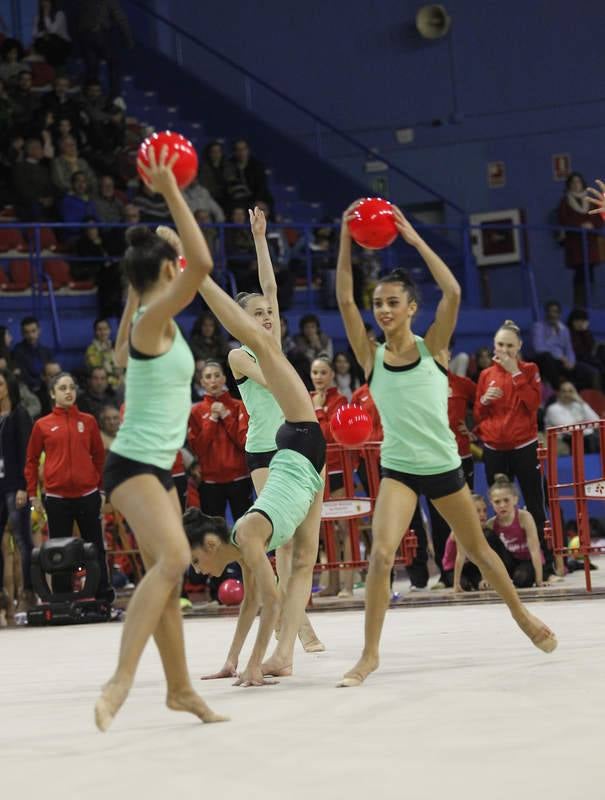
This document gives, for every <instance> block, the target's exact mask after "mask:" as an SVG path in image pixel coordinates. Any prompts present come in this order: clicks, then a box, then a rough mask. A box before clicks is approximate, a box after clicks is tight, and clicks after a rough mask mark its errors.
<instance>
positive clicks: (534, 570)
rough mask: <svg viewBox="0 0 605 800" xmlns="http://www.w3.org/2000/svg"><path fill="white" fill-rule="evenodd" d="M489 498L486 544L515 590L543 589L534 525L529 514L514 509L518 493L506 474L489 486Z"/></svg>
mask: <svg viewBox="0 0 605 800" xmlns="http://www.w3.org/2000/svg"><path fill="white" fill-rule="evenodd" d="M489 499H490V502H491V504H492V506H493V507H494V511H495V512H496V516H495V517H491V519H488V521H487V529H488V531H490V533H488V535H487V541H488V542H489V544H490V546H491V547H492V549H493V550H495V551H496V553H498V555H499V556H500V558H501V559H502V561H503V563H504V566H505V567H506V569H507V571H508V574H509V575H510V577H511V579H512V582H513V583H514V584H515V586H516V587H517V588H519V589H525V588H528V587H530V586H533V585H534V583H535V585H536V586H544V581H543V574H542V565H543V564H544V555H543V553H542V551H541V550H540V541H539V539H538V532H537V530H536V523H535V521H534V519H533V517H532V515H531V514H530V513H529V511H525V510H524V509H523V510H520V509H518V508H517V504H518V502H519V493H518V491H517V487H516V486H515V485H514V484H513V483H511V481H510V479H509V478H508V477H507V476H506V475H496V476H495V480H494V482H493V483H492V484H491V486H490V490H489Z"/></svg>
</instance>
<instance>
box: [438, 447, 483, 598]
mask: <svg viewBox="0 0 605 800" xmlns="http://www.w3.org/2000/svg"><path fill="white" fill-rule="evenodd" d="M462 469H463V470H464V477H465V479H466V483H467V485H468V488H469V489H470V490H471V492H472V491H473V486H474V484H475V463H474V461H473V459H472V457H471V458H463V459H462ZM429 516H430V518H431V536H432V539H433V550H434V551H435V564H436V565H437V567H438V568H439V572H440V573H441V578H440V580H441V582H442V583H444V584H445V585H446V586H451V583H450V584H448V583H447V581H446V575H445V572H444V571H443V566H442V561H443V554H444V553H445V543H446V542H447V537H448V536H449V535H450V526H449V525H448V524H447V522H446V521H445V520H444V519H443V517H442V516H441V514H440V513H439V512H438V511H437V509H436V508H435V506H434V505H433V504H432V503H429Z"/></svg>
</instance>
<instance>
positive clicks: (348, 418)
mask: <svg viewBox="0 0 605 800" xmlns="http://www.w3.org/2000/svg"><path fill="white" fill-rule="evenodd" d="M330 430H331V431H332V436H333V437H334V438H335V439H336V441H337V442H338V443H339V444H344V445H347V446H348V447H359V446H360V445H362V444H365V443H366V442H367V441H368V439H369V438H370V436H371V435H372V420H371V418H370V415H369V414H368V412H367V411H365V410H364V409H363V408H362V407H361V406H356V405H350V406H340V408H339V409H337V411H336V413H335V414H334V416H333V417H332V419H331V420H330Z"/></svg>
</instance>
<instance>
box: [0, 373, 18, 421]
mask: <svg viewBox="0 0 605 800" xmlns="http://www.w3.org/2000/svg"><path fill="white" fill-rule="evenodd" d="M0 375H1V376H2V377H3V378H4V380H5V381H6V387H7V389H8V399H9V400H10V404H11V411H14V410H15V409H16V408H17V406H18V405H19V403H20V402H21V393H20V392H19V381H18V380H17V378H16V377H15V375H14V374H13V373H12V372H11V371H10V370H8V369H0Z"/></svg>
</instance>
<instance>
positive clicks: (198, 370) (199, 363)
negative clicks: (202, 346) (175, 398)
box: [191, 358, 206, 403]
mask: <svg viewBox="0 0 605 800" xmlns="http://www.w3.org/2000/svg"><path fill="white" fill-rule="evenodd" d="M205 366H206V362H205V361H204V359H203V358H196V359H195V372H194V373H193V381H192V382H191V402H192V403H199V402H200V400H202V399H203V397H204V395H205V394H206V390H205V389H204V382H203V380H202V378H203V375H204V367H205Z"/></svg>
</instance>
